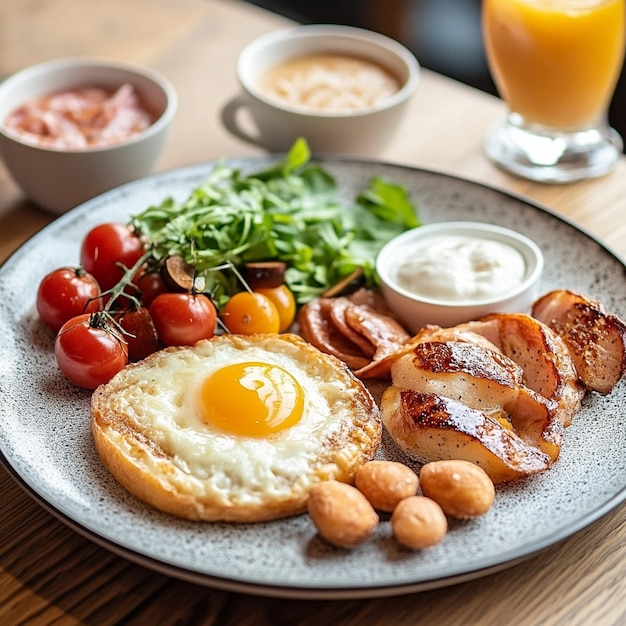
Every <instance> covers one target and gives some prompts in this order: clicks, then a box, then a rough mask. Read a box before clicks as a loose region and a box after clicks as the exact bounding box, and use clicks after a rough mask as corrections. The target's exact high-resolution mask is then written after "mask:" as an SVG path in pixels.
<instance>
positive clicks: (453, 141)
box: [0, 0, 626, 626]
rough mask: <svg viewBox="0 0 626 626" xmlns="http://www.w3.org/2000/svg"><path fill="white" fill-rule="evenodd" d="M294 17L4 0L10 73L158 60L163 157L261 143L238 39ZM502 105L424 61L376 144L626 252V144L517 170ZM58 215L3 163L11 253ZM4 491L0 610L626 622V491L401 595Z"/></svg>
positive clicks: (0, 251)
mask: <svg viewBox="0 0 626 626" xmlns="http://www.w3.org/2000/svg"><path fill="white" fill-rule="evenodd" d="M70 23H71V24H72V27H71V28H70V27H69V24H70ZM287 24H288V22H287V21H286V20H284V19H283V18H280V17H278V16H276V15H274V14H271V13H268V12H266V11H263V10H260V9H258V8H256V7H254V6H251V5H247V4H245V3H242V2H240V1H239V0H204V1H203V0H107V1H106V2H84V1H81V0H48V1H47V2H45V1H43V2H27V1H21V0H9V1H8V2H3V3H2V4H1V6H0V75H7V74H10V73H12V72H14V71H17V70H19V69H21V68H23V67H25V66H27V65H30V64H33V63H36V62H39V61H43V60H46V59H50V58H54V57H62V56H69V55H77V54H89V55H92V54H95V55H108V56H116V57H122V58H125V59H129V60H132V61H136V62H139V63H144V64H147V65H151V66H152V67H154V68H155V69H157V70H159V71H161V72H163V73H164V74H166V75H167V76H168V77H169V78H170V79H171V81H172V82H173V83H174V85H175V87H176V89H177V90H178V94H179V97H180V109H179V113H178V115H177V118H176V121H175V123H174V124H173V127H172V131H171V136H170V140H169V143H168V146H167V149H166V152H165V154H164V156H163V158H162V159H161V161H160V163H159V165H158V169H159V170H161V171H163V170H167V169H171V168H174V167H178V166H183V165H187V164H191V163H196V162H202V161H211V160H215V159H218V158H219V157H222V156H248V155H249V156H253V155H257V154H261V151H260V150H259V149H258V148H256V147H253V146H250V145H248V144H244V143H242V142H241V141H240V140H238V139H235V138H234V137H232V136H230V135H229V134H228V133H227V131H226V130H225V129H224V128H223V127H222V126H221V123H220V116H219V112H220V109H221V107H222V106H223V105H224V103H225V102H226V101H227V100H228V99H230V98H231V97H233V96H234V95H236V94H237V92H238V85H237V82H236V79H235V74H234V67H235V60H236V57H237V54H238V52H239V50H240V49H241V48H242V47H243V45H245V44H246V43H247V42H248V41H249V40H251V39H253V38H254V37H255V36H257V35H260V34H262V33H264V32H267V31H270V30H272V29H275V28H278V27H282V26H285V25H287ZM503 114H504V108H503V105H502V103H501V102H500V101H499V100H498V99H496V98H492V97H490V96H487V95H485V94H483V93H480V92H478V91H475V90H473V89H471V88H468V87H465V86H463V85H461V84H458V83H455V82H454V81H451V80H449V79H446V78H443V77H441V76H438V75H436V74H433V73H431V72H424V73H423V77H422V82H421V84H420V86H419V90H418V93H417V95H416V97H415V99H414V101H413V102H412V104H411V109H410V112H409V114H408V115H407V117H406V120H405V121H404V126H403V128H402V130H401V132H400V133H399V134H398V136H397V137H396V138H395V139H394V140H393V141H392V142H391V143H390V144H389V146H388V147H387V148H386V149H385V150H384V151H382V152H381V153H379V154H373V155H368V156H372V157H375V158H379V159H384V160H387V161H391V162H395V163H402V164H408V165H413V166H419V167H425V168H428V169H435V170H441V171H444V172H448V173H451V174H455V175H459V176H462V177H465V178H471V179H474V180H477V181H481V182H484V183H487V184H490V185H492V186H497V187H501V188H504V189H506V190H509V191H512V192H515V193H519V194H522V195H524V196H527V197H529V198H531V199H533V200H535V201H536V202H538V203H540V204H543V205H546V206H548V207H550V208H551V209H553V210H555V211H557V212H559V213H561V214H563V215H565V216H567V217H568V218H570V219H572V220H574V221H575V222H576V223H578V224H579V225H580V226H581V227H583V228H585V229H586V230H587V231H588V232H590V233H592V234H594V235H596V236H598V237H600V238H601V239H603V240H604V241H605V242H606V243H607V244H608V245H609V246H610V247H612V248H613V249H614V250H615V251H617V252H618V253H621V254H622V255H624V256H626V220H625V219H624V217H623V214H624V209H626V200H625V199H624V198H626V160H622V161H621V162H620V163H619V166H618V167H617V169H616V171H615V172H614V173H613V174H611V175H610V176H608V177H605V178H603V179H600V180H592V181H586V182H581V183H577V184H572V185H566V186H543V185H538V184H534V183H530V182H526V181H522V180H517V179H514V178H512V177H509V176H508V175H506V174H504V173H503V172H501V171H499V170H497V169H495V168H494V167H493V166H492V165H491V164H489V163H488V162H487V161H486V160H485V158H484V157H483V155H482V152H481V140H482V137H483V135H484V133H485V131H486V130H487V128H488V127H489V126H490V125H491V124H492V123H494V122H495V121H496V120H497V119H498V117H499V116H501V115H503ZM51 219H52V216H50V215H48V214H46V213H43V212H41V211H40V210H38V209H37V208H36V207H34V206H33V205H31V204H29V202H28V201H26V200H25V199H24V198H23V196H22V194H21V192H20V190H19V189H18V188H17V187H16V186H15V185H14V183H13V182H12V181H11V179H10V178H9V176H8V174H7V172H6V170H4V168H3V167H2V165H0V258H1V259H4V258H6V257H7V256H8V255H9V254H10V253H11V252H12V251H13V250H14V249H15V248H16V247H17V246H19V244H20V243H22V242H23V241H24V240H25V239H26V238H28V237H29V236H30V235H31V234H32V233H34V232H35V231H37V230H38V229H40V228H41V227H43V226H45V225H46V224H47V223H48V222H50V221H51ZM3 296H4V297H8V296H7V294H3ZM0 413H1V409H0ZM0 419H1V417H0ZM0 502H1V503H2V505H1V507H0V624H7V625H15V624H49V623H55V624H78V623H86V624H117V623H132V624H174V623H179V624H188V623H194V624H205V625H206V624H219V625H220V626H227V625H233V624H255V625H272V624H285V625H286V624H311V625H313V624H315V625H319V624H324V625H325V624H336V625H345V626H348V625H356V624H359V625H365V624H367V625H369V624H395V625H397V626H402V625H405V624H406V625H408V624H411V625H417V624H494V625H500V624H502V625H504V624H524V625H529V624H537V625H539V624H541V625H543V626H545V625H548V624H568V625H570V624H602V625H604V624H626V599H625V598H626V506H621V507H619V508H618V509H617V510H614V511H613V512H612V513H610V514H609V515H607V516H606V517H604V518H603V519H601V520H600V521H598V522H596V523H594V524H593V525H592V526H591V527H589V528H587V529H585V530H583V531H581V532H579V533H577V534H576V535H574V536H573V537H571V538H569V539H567V540H565V541H563V542H562V543H559V544H557V545H555V546H553V547H551V548H549V549H548V550H546V551H544V552H543V553H541V554H540V555H538V556H535V557H534V558H532V559H530V560H528V561H526V562H524V563H522V564H520V565H517V566H514V567H512V568H510V569H507V570H505V571H503V572H501V573H498V574H493V575H490V576H487V577H484V578H480V579H477V580H473V581H470V582H466V583H462V584H458V585H455V586H452V587H447V588H442V589H438V590H434V591H424V592H421V593H416V594H413V595H406V596H400V597H391V598H382V599H363V600H349V601H316V600H300V601H299V600H282V599H273V598H263V597H254V596H247V595H243V594H238V593H231V592H225V591H218V590H214V589H210V588H205V587H200V586H197V585H194V584H191V583H187V582H182V581H179V580H176V579H172V578H169V577H167V576H165V575H162V574H159V573H155V572H153V571H151V570H148V569H145V568H144V567H141V566H139V565H136V564H133V563H131V562H129V561H127V560H125V559H123V558H120V557H118V556H115V555H113V554H112V553H110V552H108V551H107V550H104V549H102V548H100V547H98V546H96V545H95V544H93V543H92V542H90V541H89V540H87V539H84V538H83V537H81V536H80V535H78V534H77V533H75V532H74V531H72V530H70V529H69V528H68V527H66V526H65V525H64V524H63V523H61V522H60V521H58V520H57V519H56V518H55V517H53V516H51V515H50V514H48V513H47V512H45V511H44V510H43V509H42V508H40V507H39V506H38V505H37V504H36V503H35V502H34V501H32V500H31V499H30V498H29V496H28V495H26V494H25V493H24V492H23V491H22V490H21V488H20V487H19V486H18V485H17V484H16V483H15V482H14V481H13V479H12V478H11V477H10V476H9V475H8V474H7V473H6V471H5V470H4V469H0Z"/></svg>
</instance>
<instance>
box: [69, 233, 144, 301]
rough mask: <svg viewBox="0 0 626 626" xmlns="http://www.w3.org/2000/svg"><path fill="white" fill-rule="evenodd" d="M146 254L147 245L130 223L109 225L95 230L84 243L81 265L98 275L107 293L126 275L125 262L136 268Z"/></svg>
mask: <svg viewBox="0 0 626 626" xmlns="http://www.w3.org/2000/svg"><path fill="white" fill-rule="evenodd" d="M144 251H145V246H144V243H143V242H142V241H141V239H139V237H137V236H136V235H135V233H134V232H133V230H132V229H131V228H130V227H129V226H127V225H126V224H117V223H115V222H108V223H106V224H100V225H99V226H96V227H94V228H92V229H91V230H90V231H89V232H88V233H87V235H86V236H85V239H84V240H83V242H82V245H81V249H80V263H81V265H82V266H83V267H84V268H85V270H86V271H87V272H89V273H90V274H92V275H93V276H95V278H96V280H97V281H98V283H99V284H100V287H101V289H102V290H103V291H106V290H107V289H111V287H113V286H114V285H115V284H117V283H118V282H119V280H120V278H121V277H122V275H123V270H122V269H120V267H118V265H117V264H118V263H121V264H122V265H124V266H125V267H127V268H129V269H130V268H131V267H133V265H135V263H136V262H137V261H138V260H139V259H140V258H141V256H142V255H143V253H144Z"/></svg>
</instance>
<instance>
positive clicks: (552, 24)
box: [482, 0, 626, 182]
mask: <svg viewBox="0 0 626 626" xmlns="http://www.w3.org/2000/svg"><path fill="white" fill-rule="evenodd" d="M625 9H626V0H483V5H482V26H483V36H484V41H485V49H486V52H487V60H488V63H489V67H490V71H491V73H492V76H493V79H494V81H495V83H496V86H497V88H498V91H499V93H500V95H501V96H502V98H503V99H504V100H505V102H506V103H507V105H508V107H509V113H508V115H507V118H506V119H505V120H504V121H503V122H502V123H501V124H498V125H497V126H495V127H494V128H492V129H490V131H489V132H488V133H487V136H486V138H485V144H484V147H485V152H486V153H487V155H488V156H489V157H490V158H491V159H492V160H493V161H494V162H495V163H496V164H498V165H500V166H501V167H503V168H504V169H506V170H508V171H510V172H513V173H515V174H517V175H519V176H523V177H525V178H529V179H531V180H537V181H542V182H569V181H573V180H580V179H582V178H588V177H592V176H602V175H604V174H606V173H608V172H609V171H610V170H611V169H612V168H613V166H614V165H615V163H616V162H617V159H618V158H619V155H620V153H621V151H622V148H623V144H622V138H621V137H620V136H619V134H618V133H617V132H616V131H615V130H614V129H612V128H611V127H610V126H609V123H608V118H607V114H608V108H609V104H610V102H611V98H612V96H613V92H614V90H615V85H616V83H617V80H618V78H619V75H620V71H621V68H622V64H623V62H624V39H625V31H626V11H625Z"/></svg>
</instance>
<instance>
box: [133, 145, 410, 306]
mask: <svg viewBox="0 0 626 626" xmlns="http://www.w3.org/2000/svg"><path fill="white" fill-rule="evenodd" d="M131 222H132V225H133V226H134V227H135V229H137V231H138V232H140V233H141V234H142V235H143V236H144V237H146V238H147V240H148V242H149V245H150V246H151V249H152V251H153V256H154V258H155V259H165V258H167V257H171V256H179V257H182V258H183V259H184V260H185V261H186V262H187V263H189V264H190V265H192V266H193V267H194V268H195V272H196V276H201V277H203V278H204V280H205V283H206V291H207V292H210V293H211V295H212V297H213V298H214V300H215V301H216V302H217V303H218V304H221V303H223V302H225V301H226V300H227V299H228V298H229V297H230V296H231V295H233V294H234V293H236V292H237V291H241V290H242V285H241V274H240V272H239V271H238V268H241V267H242V266H243V265H245V264H246V263H251V262H258V261H266V260H276V261H283V262H285V263H286V264H287V270H286V273H285V282H286V283H287V286H288V287H289V288H290V289H291V291H292V292H293V294H294V296H295V298H296V301H297V302H298V303H299V304H303V303H306V302H308V301H310V300H311V299H313V298H314V297H316V296H318V295H320V294H321V293H323V292H324V291H326V290H327V289H328V288H329V287H330V286H332V285H334V284H337V283H339V282H340V281H341V280H343V279H345V278H346V277H348V276H349V275H351V274H352V273H353V272H354V271H355V270H356V269H357V268H362V270H363V275H364V280H365V284H366V285H368V286H375V285H376V283H377V278H376V273H375V267H374V266H375V259H376V255H377V253H378V251H379V250H380V248H381V247H382V246H383V244H384V243H386V242H387V241H388V240H389V239H390V238H391V237H393V236H395V235H397V234H399V233H401V232H403V231H404V230H407V229H409V228H414V227H416V226H419V225H420V221H419V219H418V215H417V209H416V207H415V206H414V204H413V203H412V202H411V200H410V198H409V197H408V193H407V191H406V189H405V188H404V187H402V186H401V185H397V184H395V183H393V182H392V181H389V180H385V179H383V178H382V177H374V178H373V179H372V180H371V181H370V182H369V186H368V187H367V189H364V190H362V191H361V192H360V193H359V194H358V196H357V197H356V198H354V199H353V200H351V201H348V202H346V201H343V200H341V199H340V194H339V189H338V185H337V183H336V181H335V179H334V178H333V176H332V175H331V174H330V173H329V172H328V171H327V170H326V169H324V168H323V167H322V166H321V165H319V164H317V163H315V162H313V161H311V153H310V150H309V147H308V144H307V143H306V141H305V140H303V139H299V140H297V141H296V142H295V143H294V145H293V146H292V148H291V150H290V151H289V153H288V154H287V155H286V157H285V158H284V159H283V160H281V161H280V162H278V163H276V164H275V165H273V166H272V167H270V168H268V169H265V170H263V171H260V172H257V173H253V174H247V175H244V174H243V173H242V171H241V170H239V169H235V168H232V167H229V166H227V165H226V164H224V163H220V164H218V165H217V166H216V167H215V168H214V169H213V170H212V172H211V173H210V174H209V176H208V177H207V179H206V180H205V181H204V183H203V184H202V185H200V186H199V187H197V188H196V189H194V190H193V191H192V192H191V193H190V195H189V196H188V197H187V198H186V199H185V200H184V201H182V202H180V201H176V200H174V199H172V198H167V199H165V200H164V201H163V202H162V203H161V204H159V205H156V206H150V207H148V208H147V209H146V210H145V211H143V212H142V213H140V214H138V215H135V216H133V218H132V220H131Z"/></svg>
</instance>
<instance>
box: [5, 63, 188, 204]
mask: <svg viewBox="0 0 626 626" xmlns="http://www.w3.org/2000/svg"><path fill="white" fill-rule="evenodd" d="M124 84H130V85H132V86H133V88H134V90H135V91H136V93H137V95H138V96H139V98H140V100H141V101H142V103H144V104H145V105H146V107H147V108H148V109H150V112H151V113H152V114H153V116H154V119H155V121H154V122H153V123H152V124H151V125H150V126H148V127H147V128H146V129H145V130H143V131H141V132H140V133H139V134H137V135H134V136H132V137H130V138H128V139H127V140H125V141H123V142H120V143H116V144H112V145H107V146H102V147H89V148H83V149H70V148H54V147H48V146H45V145H42V144H34V143H32V142H29V141H28V140H27V139H25V138H24V137H23V136H21V135H19V134H17V133H16V132H15V131H12V130H10V129H8V128H7V127H6V126H5V120H6V119H7V116H9V115H10V114H11V113H12V112H13V111H14V110H16V109H17V108H18V107H20V106H22V105H23V104H25V103H26V102H29V101H30V100H32V99H33V98H37V97H39V96H44V95H47V94H50V93H53V92H56V91H60V90H66V89H78V88H84V87H100V88H104V89H110V90H115V89H117V88H119V87H121V86H122V85H124ZM177 103H178V98H177V95H176V92H175V90H174V87H173V86H172V85H171V84H170V82H169V81H168V80H167V79H166V78H165V77H163V76H161V75H160V74H159V73H158V72H155V71H154V70H152V69H149V68H146V67H141V66H137V65H133V64H131V63H127V62H124V61H119V60H114V59H102V58H96V57H70V58H64V59H57V60H54V61H48V62H45V63H40V64H38V65H33V66H31V67H28V68H26V69H23V70H21V71H19V72H17V73H16V74H13V76H11V77H9V78H8V79H7V80H5V81H4V82H3V83H2V84H1V85H0V154H1V155H2V157H3V159H4V163H5V165H6V167H7V169H8V170H9V173H10V174H11V176H12V177H13V179H14V180H15V182H16V183H17V184H18V185H19V186H20V187H21V188H22V190H23V191H24V193H25V194H26V195H27V196H28V197H29V198H30V200H32V201H33V202H34V203H35V204H37V205H38V206H40V207H41V208H43V209H45V210H46V211H49V212H50V213H54V214H61V213H65V212H66V211H68V210H69V209H72V208H74V207H75V206H77V205H78V204H80V203H82V202H84V201H85V200H88V199H89V198H92V197H93V196H96V195H98V194H100V193H102V192H104V191H107V190H108V189H112V188H114V187H117V186H119V185H121V184H123V183H126V182H129V181H131V180H135V179H137V178H141V177H143V176H146V175H147V174H149V173H150V172H151V171H152V169H153V167H154V165H155V163H156V161H157V159H158V157H159V156H160V155H161V152H162V149H163V146H164V144H165V140H166V136H167V132H168V129H169V126H170V123H171V121H172V119H173V118H174V115H175V113H176V109H177Z"/></svg>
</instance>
